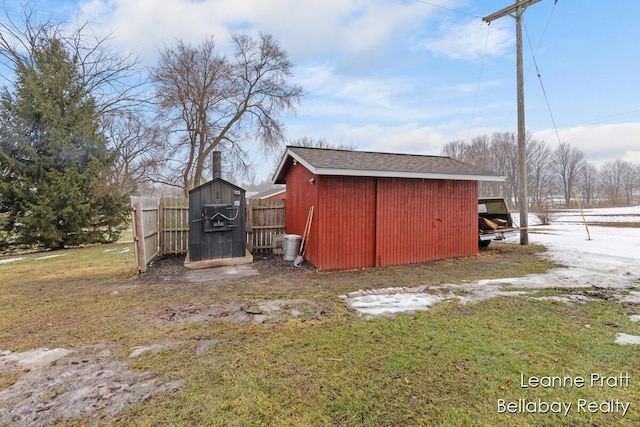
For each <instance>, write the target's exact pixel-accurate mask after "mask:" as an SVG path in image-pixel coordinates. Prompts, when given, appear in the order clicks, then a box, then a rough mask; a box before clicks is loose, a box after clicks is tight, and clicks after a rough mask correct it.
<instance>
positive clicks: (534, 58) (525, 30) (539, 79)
mask: <svg viewBox="0 0 640 427" xmlns="http://www.w3.org/2000/svg"><path fill="white" fill-rule="evenodd" d="M554 8H555V5H554ZM522 26H523V28H524V33H525V35H526V36H527V43H528V45H529V49H530V50H531V58H532V59H533V65H534V66H535V67H536V74H537V76H538V81H539V82H540V87H541V88H542V95H543V96H544V100H545V102H546V103H547V110H549V116H550V117H551V123H552V124H553V130H554V131H555V134H556V138H558V144H561V143H562V141H561V140H560V134H559V133H558V126H556V119H555V118H554V117H553V111H552V110H551V104H549V98H548V97H547V91H546V90H545V88H544V83H543V82H542V75H541V74H540V67H538V61H537V60H536V53H535V52H534V51H533V47H532V46H531V39H529V32H528V31H527V26H526V25H525V22H524V19H522ZM543 35H544V33H543ZM539 46H540V45H538V47H539Z"/></svg>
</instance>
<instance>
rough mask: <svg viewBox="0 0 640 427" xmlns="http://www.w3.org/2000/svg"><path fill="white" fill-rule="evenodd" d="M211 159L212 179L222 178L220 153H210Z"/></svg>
mask: <svg viewBox="0 0 640 427" xmlns="http://www.w3.org/2000/svg"><path fill="white" fill-rule="evenodd" d="M211 159H212V161H213V179H216V178H222V153H221V152H220V151H212V152H211Z"/></svg>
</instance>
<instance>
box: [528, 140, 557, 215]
mask: <svg viewBox="0 0 640 427" xmlns="http://www.w3.org/2000/svg"><path fill="white" fill-rule="evenodd" d="M551 158H552V153H551V150H550V149H549V147H548V146H547V145H546V144H545V143H544V142H539V141H535V140H531V141H529V142H528V143H527V186H528V191H527V193H528V195H529V205H530V206H533V207H534V208H535V209H537V210H540V209H542V208H546V207H548V205H549V203H550V202H551V200H550V199H551V197H552V196H553V190H554V188H553V166H552V163H553V162H552V161H551Z"/></svg>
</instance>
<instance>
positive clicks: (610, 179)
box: [600, 159, 630, 206]
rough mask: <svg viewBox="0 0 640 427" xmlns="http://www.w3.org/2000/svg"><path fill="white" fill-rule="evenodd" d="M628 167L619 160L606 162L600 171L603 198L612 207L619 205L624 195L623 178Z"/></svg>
mask: <svg viewBox="0 0 640 427" xmlns="http://www.w3.org/2000/svg"><path fill="white" fill-rule="evenodd" d="M629 167H630V165H629V164H628V163H627V162H624V161H622V160H620V159H618V160H616V161H613V162H607V163H605V164H604V165H603V166H602V169H600V186H601V189H602V193H603V196H604V197H606V198H607V200H608V201H609V203H610V204H611V205H613V206H617V205H619V204H620V202H621V200H622V195H623V193H624V179H625V178H624V177H625V174H626V171H627V168H629Z"/></svg>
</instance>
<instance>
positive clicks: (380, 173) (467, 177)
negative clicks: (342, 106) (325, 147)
mask: <svg viewBox="0 0 640 427" xmlns="http://www.w3.org/2000/svg"><path fill="white" fill-rule="evenodd" d="M305 167H306V165H305ZM307 169H309V168H308V167H307ZM309 170H310V171H311V172H312V173H314V174H316V175H338V176H371V177H376V178H422V179H450V180H457V181H496V182H503V181H505V180H506V179H507V177H506V176H501V175H479V174H456V173H453V174H448V173H433V172H398V171H384V170H367V169H331V168H314V170H311V169H309Z"/></svg>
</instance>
